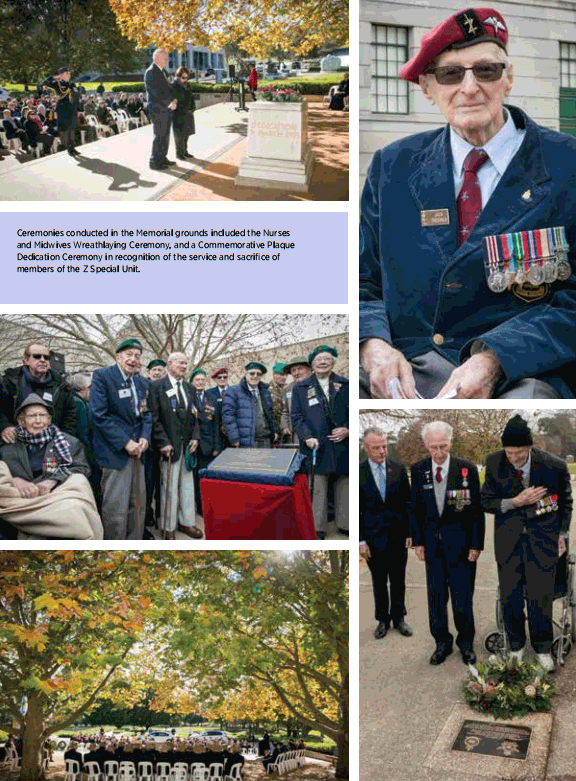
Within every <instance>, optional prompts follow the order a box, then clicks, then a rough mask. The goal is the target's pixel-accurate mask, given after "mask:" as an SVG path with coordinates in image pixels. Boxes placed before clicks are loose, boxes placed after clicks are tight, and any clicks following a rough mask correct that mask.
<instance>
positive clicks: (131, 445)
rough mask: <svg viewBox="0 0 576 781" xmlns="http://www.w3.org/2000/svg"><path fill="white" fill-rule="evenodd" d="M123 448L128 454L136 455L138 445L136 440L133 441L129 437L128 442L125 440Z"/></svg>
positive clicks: (138, 448)
mask: <svg viewBox="0 0 576 781" xmlns="http://www.w3.org/2000/svg"><path fill="white" fill-rule="evenodd" d="M124 450H125V451H126V452H127V453H128V455H129V456H136V455H138V452H139V450H140V445H139V444H138V442H134V440H133V439H129V440H128V442H126V444H125V445H124Z"/></svg>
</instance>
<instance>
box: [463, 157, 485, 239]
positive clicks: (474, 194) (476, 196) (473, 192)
mask: <svg viewBox="0 0 576 781" xmlns="http://www.w3.org/2000/svg"><path fill="white" fill-rule="evenodd" d="M488 159H489V158H488V155H487V154H486V152H485V151H484V150H483V149H472V150H471V151H470V152H468V155H467V156H466V159H465V160H464V183H463V184H462V189H461V190H460V194H459V196H458V198H457V200H456V207H457V210H458V238H459V243H460V244H463V243H464V242H465V241H466V240H467V238H468V236H469V235H470V233H471V232H472V228H473V227H474V224H475V222H476V220H477V219H478V217H479V216H480V212H481V211H482V193H481V191H480V184H479V183H478V170H479V169H480V168H481V166H483V165H484V163H485V162H486V161H487V160H488Z"/></svg>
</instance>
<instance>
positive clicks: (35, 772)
mask: <svg viewBox="0 0 576 781" xmlns="http://www.w3.org/2000/svg"><path fill="white" fill-rule="evenodd" d="M38 700H39V695H38V694H33V695H32V696H31V697H29V698H28V712H27V713H26V722H25V725H24V732H23V735H22V744H23V745H22V771H21V773H20V781H44V779H45V774H44V768H43V767H42V731H43V729H44V714H43V712H42V707H41V705H40V703H39V701H38Z"/></svg>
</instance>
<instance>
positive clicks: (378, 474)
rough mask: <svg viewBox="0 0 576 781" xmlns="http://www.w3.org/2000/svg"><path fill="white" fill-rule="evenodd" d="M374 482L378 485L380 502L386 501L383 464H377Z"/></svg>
mask: <svg viewBox="0 0 576 781" xmlns="http://www.w3.org/2000/svg"><path fill="white" fill-rule="evenodd" d="M376 482H377V483H378V490H379V491H380V496H381V497H382V501H384V502H385V501H386V470H385V469H384V464H379V465H378V469H377V470H376Z"/></svg>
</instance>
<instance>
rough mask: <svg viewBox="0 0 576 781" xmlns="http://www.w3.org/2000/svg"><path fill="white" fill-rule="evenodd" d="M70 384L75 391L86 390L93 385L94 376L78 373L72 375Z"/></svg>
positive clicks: (88, 373)
mask: <svg viewBox="0 0 576 781" xmlns="http://www.w3.org/2000/svg"><path fill="white" fill-rule="evenodd" d="M68 382H69V383H70V385H71V386H72V388H73V389H74V390H75V391H82V390H86V388H89V387H90V386H91V385H92V374H91V373H90V372H77V373H76V374H72V375H70V378H69V380H68Z"/></svg>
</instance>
